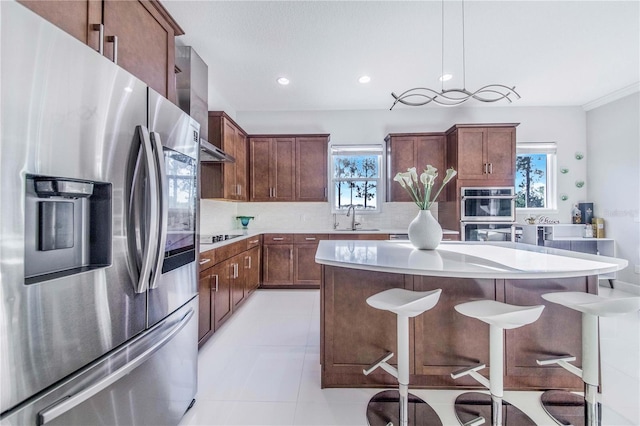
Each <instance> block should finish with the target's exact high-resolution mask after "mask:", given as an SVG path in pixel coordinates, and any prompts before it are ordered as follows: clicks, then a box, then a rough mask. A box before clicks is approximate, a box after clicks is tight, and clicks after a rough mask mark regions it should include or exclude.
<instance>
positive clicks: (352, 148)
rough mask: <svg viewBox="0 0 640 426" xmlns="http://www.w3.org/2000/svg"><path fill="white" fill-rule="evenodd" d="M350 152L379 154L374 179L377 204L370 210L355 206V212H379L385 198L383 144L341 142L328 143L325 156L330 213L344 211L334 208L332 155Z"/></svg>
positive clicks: (365, 213) (343, 211)
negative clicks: (345, 143)
mask: <svg viewBox="0 0 640 426" xmlns="http://www.w3.org/2000/svg"><path fill="white" fill-rule="evenodd" d="M350 152H357V153H359V154H366V153H367V152H370V153H372V154H375V155H379V156H380V158H379V164H378V177H377V178H376V179H375V180H377V189H376V199H377V203H376V204H377V205H376V208H375V209H371V210H362V209H358V208H356V211H357V213H358V214H359V215H360V214H364V215H367V214H379V213H381V212H382V203H383V201H384V200H385V192H384V191H385V188H384V187H385V185H384V176H386V175H385V161H384V153H385V150H384V145H383V144H374V145H372V144H368V145H342V144H330V145H329V155H328V156H327V160H328V162H329V164H328V167H327V172H328V175H329V176H328V180H329V188H330V190H329V194H328V195H329V199H328V201H329V204H330V205H331V213H335V214H344V213H345V212H346V210H345V209H341V210H339V209H336V206H335V205H334V202H333V200H334V198H335V191H336V185H335V179H334V176H333V156H334V155H340V154H348V153H350ZM363 180H373V179H363Z"/></svg>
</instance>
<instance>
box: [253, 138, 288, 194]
mask: <svg viewBox="0 0 640 426" xmlns="http://www.w3.org/2000/svg"><path fill="white" fill-rule="evenodd" d="M249 158H250V160H249V167H250V172H249V178H250V181H251V191H250V195H249V198H250V200H251V201H293V200H294V198H295V161H296V139H295V137H279V136H276V137H262V136H260V137H253V136H251V137H249Z"/></svg>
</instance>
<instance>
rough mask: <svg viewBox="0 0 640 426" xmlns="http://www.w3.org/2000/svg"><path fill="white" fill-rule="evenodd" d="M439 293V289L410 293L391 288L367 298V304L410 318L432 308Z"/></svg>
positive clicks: (409, 291) (440, 291)
mask: <svg viewBox="0 0 640 426" xmlns="http://www.w3.org/2000/svg"><path fill="white" fill-rule="evenodd" d="M440 293H442V290H441V289H437V290H432V291H411V290H405V289H403V288H392V289H389V290H385V291H382V292H380V293H378V294H374V295H373V296H371V297H369V298H368V299H367V304H368V305H369V306H371V307H373V308H376V309H381V310H384V311H390V312H393V313H394V314H396V315H402V316H406V317H410V318H412V317H416V316H418V315H420V314H421V313H423V312H425V311H428V310H429V309H431V308H433V307H434V306H435V305H436V303H438V299H439V298H440Z"/></svg>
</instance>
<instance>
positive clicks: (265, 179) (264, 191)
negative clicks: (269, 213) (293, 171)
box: [249, 138, 272, 201]
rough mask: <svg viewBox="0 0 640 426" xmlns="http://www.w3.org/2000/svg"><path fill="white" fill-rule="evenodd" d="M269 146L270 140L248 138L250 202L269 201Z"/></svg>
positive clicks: (270, 192) (270, 190) (270, 191)
mask: <svg viewBox="0 0 640 426" xmlns="http://www.w3.org/2000/svg"><path fill="white" fill-rule="evenodd" d="M270 146H271V139H270V138H249V158H250V160H249V167H250V173H249V181H250V185H251V191H250V199H251V201H271V199H270V198H271V195H272V189H271V183H270V182H269V168H270V166H269V165H270V161H271V160H270Z"/></svg>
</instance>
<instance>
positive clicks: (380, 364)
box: [362, 352, 398, 378]
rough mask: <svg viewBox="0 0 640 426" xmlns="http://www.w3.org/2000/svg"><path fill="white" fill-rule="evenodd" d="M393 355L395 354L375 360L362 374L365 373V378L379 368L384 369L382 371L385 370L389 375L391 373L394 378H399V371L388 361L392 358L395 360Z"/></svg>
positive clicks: (390, 353)
mask: <svg viewBox="0 0 640 426" xmlns="http://www.w3.org/2000/svg"><path fill="white" fill-rule="evenodd" d="M393 355H394V353H393V352H389V353H386V354H384V355H382V356H381V357H380V358H378V359H377V360H375V361H374V362H373V364H371V365H369V367H367V368H365V369H363V370H362V372H363V373H364V375H365V376H368V375H369V374H371V373H372V372H373V371H374V370H375V369H377V368H378V367H382V369H384V370H385V371H386V372H387V373H389V374H391V375H392V376H394V377H396V378H398V371H397V370H396V369H395V367H393V366H391V365H389V364H387V361H389V360H390V359H391V358H393Z"/></svg>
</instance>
